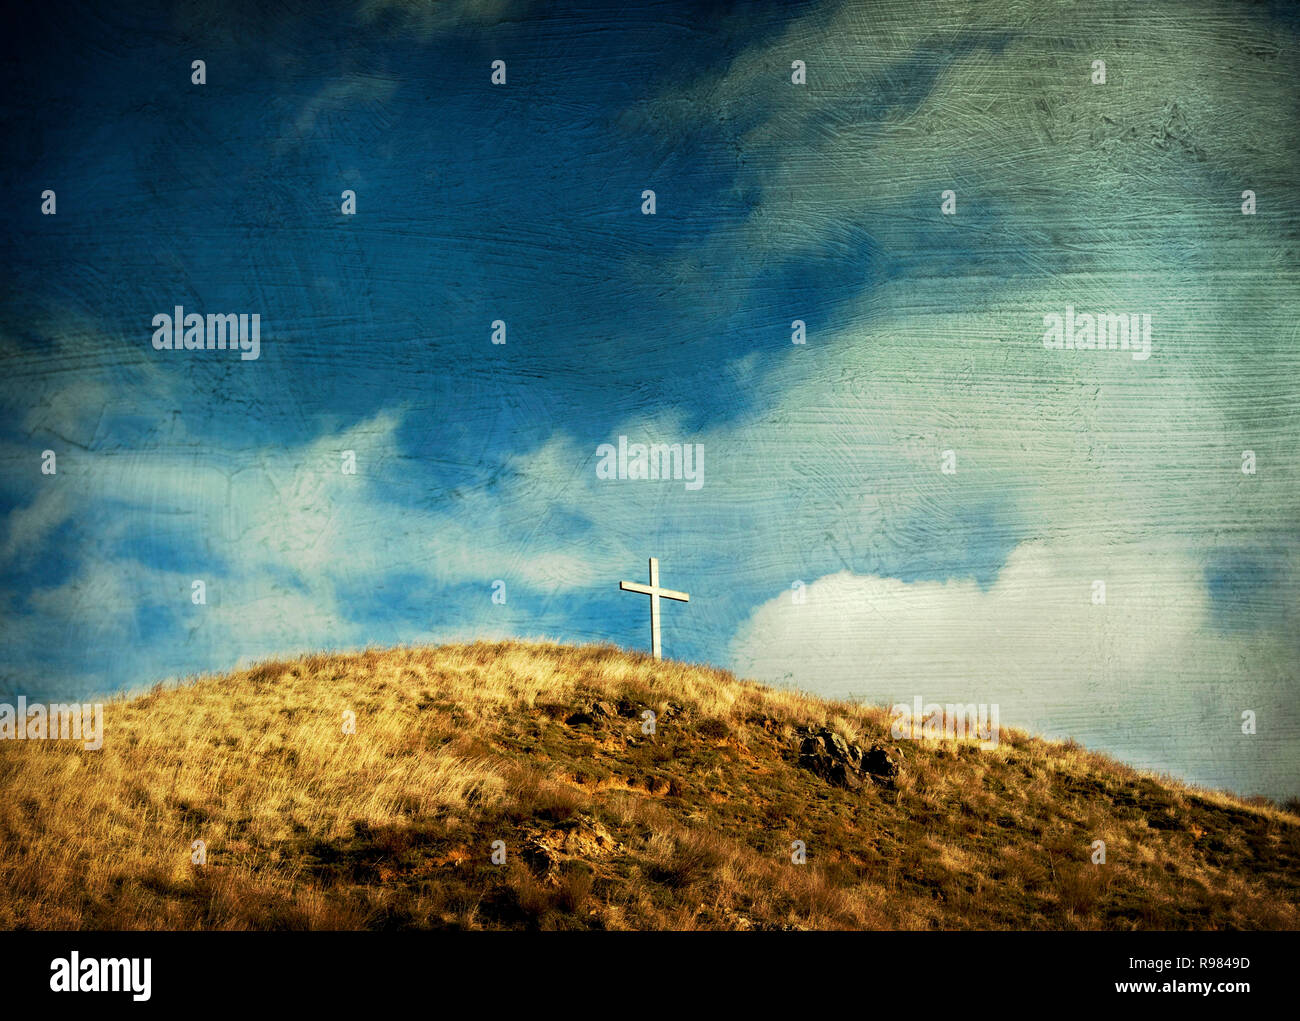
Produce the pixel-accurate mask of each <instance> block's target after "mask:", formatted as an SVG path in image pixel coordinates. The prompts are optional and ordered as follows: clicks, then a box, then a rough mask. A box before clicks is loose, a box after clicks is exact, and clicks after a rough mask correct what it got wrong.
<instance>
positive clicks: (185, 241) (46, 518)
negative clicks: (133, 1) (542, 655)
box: [0, 0, 1300, 795]
mask: <svg viewBox="0 0 1300 1021" xmlns="http://www.w3.org/2000/svg"><path fill="white" fill-rule="evenodd" d="M205 7H206V9H205ZM258 8H259V5H252V4H250V5H231V6H227V7H224V8H222V9H221V10H220V12H219V13H218V12H216V11H215V9H213V8H211V7H207V6H206V5H202V4H181V5H169V6H155V5H131V6H130V9H129V10H124V11H120V12H115V13H111V14H108V15H105V14H103V13H102V12H101V13H93V14H92V13H91V11H90V8H88V7H85V6H83V5H78V4H57V3H56V4H48V5H40V7H39V9H36V10H32V11H28V12H25V13H22V14H20V15H17V16H15V17H16V18H17V21H16V22H15V25H14V31H13V32H11V33H10V39H9V41H8V43H7V44H6V45H7V46H8V47H9V48H10V51H11V52H10V54H9V58H10V59H8V60H7V61H6V62H5V65H4V69H3V71H0V74H3V77H4V93H3V95H4V98H3V100H0V104H2V105H3V110H4V113H3V120H4V129H5V131H6V133H7V135H8V136H9V137H8V139H7V142H6V156H5V158H4V160H3V161H0V183H2V184H3V186H4V188H5V189H6V193H7V194H9V195H10V196H11V201H10V202H8V203H6V204H5V205H4V207H3V209H0V218H2V219H3V228H4V229H3V233H2V235H0V236H2V237H3V241H0V244H3V245H4V246H5V248H6V252H5V264H6V267H7V268H8V274H7V278H6V281H5V286H4V288H3V291H0V356H2V357H3V359H4V363H5V367H6V371H5V374H4V380H3V382H0V406H3V408H4V419H3V432H2V433H0V443H2V446H0V458H2V459H3V466H4V470H3V476H2V477H0V524H2V526H3V531H2V532H0V599H3V601H4V611H5V612H4V617H3V619H4V621H5V624H4V630H5V634H4V651H3V654H2V657H3V658H2V659H0V689H4V690H5V691H10V692H20V691H21V692H25V693H28V694H51V695H54V694H58V695H64V694H86V693H91V692H104V691H115V690H124V689H127V690H129V689H132V688H138V687H141V686H144V685H147V684H151V683H152V682H154V681H156V680H159V679H163V678H169V677H176V676H183V675H186V674H190V673H194V672H201V671H220V670H227V669H230V668H232V667H234V666H235V665H236V664H238V663H242V662H247V661H249V660H253V659H257V658H260V657H264V656H269V655H273V654H280V653H293V652H299V651H305V650H309V649H317V648H322V647H331V648H351V647H358V646H364V645H366V644H390V643H398V642H425V641H443V640H450V639H454V638H470V637H477V636H496V635H515V636H550V637H555V638H559V639H561V640H565V641H574V642H583V641H604V640H608V641H613V642H616V643H618V644H621V645H626V646H630V647H641V646H643V645H644V644H645V643H646V634H645V632H646V622H645V615H646V608H645V607H644V605H643V603H644V599H642V598H639V597H634V596H630V595H627V594H622V593H620V592H619V591H618V588H617V582H618V581H619V580H620V579H621V578H630V579H636V580H644V579H643V575H644V572H645V561H646V557H647V556H651V555H655V556H658V557H659V558H660V560H661V566H662V571H663V582H664V584H666V585H669V586H671V587H674V588H678V589H686V590H688V591H690V592H691V593H692V602H691V604H690V605H689V606H688V607H687V606H679V605H676V604H670V605H668V606H666V608H665V615H666V617H665V649H666V653H667V654H668V655H671V656H673V657H675V658H683V659H691V660H700V661H706V662H710V663H716V664H720V665H724V666H728V667H732V668H735V669H737V670H740V671H742V672H744V673H747V674H749V675H751V676H757V677H760V678H763V679H765V680H770V681H774V682H781V683H795V684H799V685H801V686H803V687H807V688H810V689H813V690H818V691H822V692H825V693H829V694H849V695H854V696H861V697H867V698H871V699H872V700H875V701H894V700H896V699H897V700H904V701H910V700H911V698H912V696H913V695H914V694H916V693H920V694H922V695H924V696H925V697H926V698H930V697H934V698H936V699H938V698H944V697H952V698H957V697H960V698H962V699H963V700H964V701H994V700H1000V701H1001V704H1002V720H1003V722H1004V724H1007V723H1012V724H1017V725H1023V726H1026V727H1029V728H1031V729H1034V730H1041V731H1044V732H1047V733H1050V734H1054V735H1056V736H1062V737H1064V736H1067V735H1071V734H1072V735H1074V736H1077V737H1079V738H1080V739H1082V740H1085V741H1087V742H1088V743H1090V744H1094V745H1097V746H1099V747H1104V748H1106V749H1108V750H1112V751H1114V752H1115V753H1116V754H1120V755H1123V756H1124V757H1126V758H1127V759H1129V760H1131V761H1134V762H1136V763H1138V764H1140V765H1145V766H1147V767H1148V768H1156V769H1167V770H1171V771H1173V772H1175V773H1176V774H1178V775H1181V776H1187V777H1189V778H1191V779H1194V780H1198V781H1201V782H1207V783H1216V784H1224V785H1229V786H1234V787H1237V788H1238V789H1243V790H1251V791H1257V790H1258V791H1264V792H1266V793H1271V794H1275V795H1286V794H1292V793H1295V792H1296V788H1297V787H1298V786H1300V783H1298V781H1300V754H1298V753H1300V745H1297V739H1296V731H1297V728H1296V724H1297V722H1300V721H1298V720H1297V715H1298V714H1297V712H1296V709H1295V704H1296V695H1297V693H1298V691H1297V678H1296V674H1295V667H1296V663H1297V657H1296V653H1297V651H1298V650H1297V639H1296V637H1295V635H1296V633H1297V629H1296V628H1295V623H1296V621H1295V606H1296V601H1295V596H1296V589H1297V585H1296V578H1297V574H1296V563H1297V559H1296V522H1297V514H1296V511H1297V507H1298V505H1300V500H1297V496H1298V494H1300V490H1298V488H1297V485H1296V475H1295V467H1294V465H1293V464H1292V463H1291V462H1292V459H1293V456H1294V455H1293V451H1294V448H1295V441H1296V438H1297V434H1298V432H1300V422H1298V421H1297V417H1296V411H1295V408H1296V402H1295V391H1294V380H1295V379H1296V378H1297V375H1296V372H1295V369H1296V368H1297V365H1296V362H1297V355H1296V343H1295V342H1296V339H1297V335H1296V328H1295V325H1294V324H1295V322H1296V318H1297V317H1296V314H1295V313H1296V311H1297V308H1296V305H1297V302H1296V298H1297V288H1296V263H1295V258H1294V255H1295V252H1294V238H1295V233H1296V224H1297V214H1298V213H1300V209H1298V208H1297V199H1296V197H1295V194H1294V182H1295V169H1296V168H1295V156H1294V154H1295V152H1296V144H1295V143H1296V141H1297V139H1296V115H1295V110H1296V108H1297V104H1296V102H1295V101H1296V98H1297V97H1296V95H1295V89H1296V86H1295V84H1294V76H1293V75H1292V74H1291V69H1292V68H1293V67H1294V52H1295V43H1296V38H1295V23H1294V21H1293V20H1289V19H1285V18H1282V17H1279V16H1277V14H1276V12H1275V11H1273V10H1272V9H1271V8H1268V7H1263V6H1261V7H1251V8H1242V7H1239V6H1238V5H1216V4H1203V5H1193V6H1192V7H1190V8H1186V9H1185V12H1184V13H1183V14H1182V15H1181V16H1180V18H1179V19H1178V20H1177V21H1176V22H1171V21H1169V20H1168V19H1161V18H1158V17H1153V18H1152V19H1151V21H1150V22H1149V23H1143V22H1142V21H1141V20H1140V19H1134V20H1132V21H1121V22H1119V23H1118V25H1119V27H1117V23H1116V22H1115V20H1114V19H1112V18H1110V17H1109V16H1108V15H1107V12H1105V11H1095V12H1089V11H1079V10H1077V9H1076V7H1075V5H1068V4H1060V5H1056V4H1045V5H1044V10H1043V13H1042V17H1041V18H1038V19H1035V20H1034V21H1033V22H1032V23H1031V24H1028V25H1026V24H1021V23H1017V24H1003V23H1000V22H999V20H998V14H997V12H996V11H989V10H987V9H985V5H974V4H972V5H963V4H947V3H945V4H924V3H922V4H918V5H916V6H915V8H914V9H909V10H906V11H903V10H895V9H886V10H874V9H868V8H863V7H861V6H860V5H859V6H853V5H840V4H831V3H809V4H794V5H791V4H747V5H744V6H743V7H741V6H739V5H737V6H735V7H731V6H730V5H727V6H725V7H719V8H717V9H716V12H715V13H702V12H701V11H700V10H699V9H698V8H699V5H676V6H674V5H669V4H659V3H655V4H632V5H625V4H609V5H599V4H596V5H590V4H589V5H582V6H575V5H565V4H546V5H540V4H536V5H534V4H527V3H522V2H518V3H516V2H504V0H503V2H496V3H471V2H463V3H451V4H440V5H436V6H434V5H427V4H414V3H400V2H393V0H370V2H367V3H362V4H338V5H334V4H315V5H311V6H310V7H308V8H304V9H302V10H290V9H288V8H276V9H275V10H274V11H272V12H264V11H261V10H259V9H258ZM1179 10H1180V11H1182V10H1184V9H1183V8H1179ZM1098 58H1103V59H1105V60H1106V62H1107V67H1108V81H1107V83H1106V84H1105V85H1097V86H1094V85H1092V84H1091V82H1090V80H1089V75H1090V67H1091V62H1092V61H1093V60H1094V59H1098ZM194 59H203V60H205V61H206V70H207V83H206V84H204V85H201V86H199V85H193V84H191V81H190V75H191V70H190V65H191V61H192V60H194ZM496 59H502V60H505V61H506V66H507V83H506V84H505V85H504V86H493V85H492V84H491V82H490V65H491V63H492V61H493V60H496ZM796 59H799V60H803V61H805V62H806V64H807V66H808V82H807V84H806V85H802V86H797V85H794V84H792V82H791V80H790V66H791V62H792V61H793V60H796ZM46 188H49V189H53V190H54V191H55V192H56V194H57V202H58V211H57V214H56V215H54V216H44V215H42V214H41V210H40V201H39V196H40V193H41V192H42V191H43V190H44V189H46ZM647 188H649V189H653V190H654V191H655V192H656V199H657V212H656V215H654V216H645V215H643V214H642V212H641V195H642V191H643V189H647ZM1245 188H1251V189H1253V190H1254V191H1256V193H1257V194H1258V195H1259V205H1260V210H1259V213H1258V214H1257V215H1255V216H1253V217H1246V216H1242V215H1241V212H1240V208H1239V207H1240V205H1241V192H1242V191H1243V189H1245ZM344 189H351V190H354V191H355V192H356V196H357V199H356V201H357V214H356V215H355V216H344V215H342V214H341V213H340V203H341V201H342V200H341V193H342V192H343V190H344ZM945 189H953V190H954V191H955V192H956V195H957V203H958V205H957V213H956V215H955V216H945V215H943V214H942V213H941V211H940V194H941V192H943V191H944V190H945ZM177 304H181V305H184V306H185V308H186V310H187V311H197V312H201V313H209V312H212V313H225V312H247V313H258V314H260V316H261V321H262V347H261V356H260V358H258V359H257V360H256V361H241V360H239V359H238V358H233V357H231V356H230V355H229V354H226V353H223V352H165V351H164V352H159V351H155V350H153V348H152V347H151V345H150V342H149V340H150V336H151V333H152V326H151V321H152V317H153V316H154V315H156V314H157V313H160V312H170V310H171V309H172V307H173V306H174V305H177ZM1067 304H1073V305H1075V306H1077V307H1079V308H1081V309H1083V308H1088V309H1092V310H1093V311H1124V312H1129V311H1132V312H1135V313H1146V314H1150V315H1152V316H1153V319H1154V321H1155V324H1156V327H1155V343H1154V351H1155V353H1154V356H1153V358H1152V359H1151V360H1150V361H1147V362H1143V363H1135V362H1133V361H1132V360H1131V359H1128V358H1127V356H1121V355H1120V354H1119V353H1110V352H1107V353H1096V352H1090V353H1086V352H1060V351H1048V350H1045V349H1044V348H1043V346H1042V344H1041V335H1042V319H1043V316H1044V315H1045V314H1048V313H1052V312H1060V311H1062V310H1063V309H1064V307H1065V306H1066V305H1067ZM498 319H499V320H504V321H505V322H506V323H507V343H506V344H505V345H493V344H492V343H491V342H490V330H491V327H490V324H491V323H492V322H493V321H494V320H498ZM794 319H801V320H804V321H805V322H806V323H807V324H808V343H807V344H806V345H802V346H799V345H794V344H792V343H791V342H790V339H791V328H790V324H791V322H792V320H794ZM620 434H625V435H628V436H629V438H630V439H631V440H632V441H633V442H636V441H638V440H640V441H652V440H653V441H662V442H680V443H696V444H700V445H701V446H702V447H703V448H704V450H705V485H704V487H703V488H702V489H701V490H699V491H698V492H690V491H687V490H685V488H684V487H683V486H682V485H681V484H680V483H671V482H665V483H659V482H654V483H651V482H642V481H623V482H606V481H600V480H598V479H597V478H596V477H595V463H596V457H595V450H596V447H597V446H598V445H599V444H601V443H606V442H617V438H618V436H619V435H620ZM1248 448H1249V449H1253V450H1255V451H1256V452H1257V454H1258V457H1259V461H1260V465H1261V467H1260V469H1259V471H1258V473H1257V474H1256V475H1253V476H1245V475H1243V474H1242V473H1241V471H1240V465H1241V451H1242V450H1244V449H1248ZM46 449H53V450H54V451H55V452H56V454H57V457H58V473H57V475H55V476H44V475H42V474H41V472H40V464H41V453H42V452H43V451H44V450H46ZM345 450H351V451H355V453H356V457H357V473H356V475H343V474H341V473H340V470H339V466H340V455H341V452H342V451H345ZM945 450H953V451H955V453H956V456H957V463H958V470H957V472H956V474H954V475H945V474H943V473H942V472H941V471H940V470H939V465H940V463H941V459H942V453H943V451H945ZM1098 578H1105V579H1106V580H1107V584H1108V594H1109V597H1108V602H1107V604H1106V605H1105V606H1103V607H1098V606H1095V605H1094V604H1093V603H1092V602H1091V599H1090V593H1091V586H1092V583H1093V581H1094V580H1096V579H1098ZM194 579H203V580H204V581H205V583H206V585H207V591H208V602H207V604H206V605H203V606H196V605H194V604H193V603H192V602H191V599H190V592H191V583H192V581H193V580H194ZM497 579H500V580H503V581H505V583H506V587H507V588H506V591H507V602H506V604H505V605H504V606H502V605H497V604H494V603H493V602H492V600H491V594H492V583H493V582H494V581H495V580H497ZM796 581H801V582H803V583H804V585H805V586H806V591H807V593H808V596H809V598H808V601H807V602H806V603H802V604H796V603H795V602H794V601H793V599H792V597H791V592H792V589H791V586H792V584H793V583H794V582H796ZM1027 618H1028V620H1027ZM1013 682H1014V683H1013ZM1243 709H1250V710H1252V711H1254V712H1256V713H1257V714H1258V715H1259V718H1260V720H1261V723H1260V734H1259V735H1256V739H1255V740H1254V741H1253V742H1249V741H1246V740H1245V739H1244V738H1243V737H1242V735H1241V734H1240V729H1239V717H1240V711H1241V710H1243Z"/></svg>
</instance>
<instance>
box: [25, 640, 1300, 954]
mask: <svg viewBox="0 0 1300 1021" xmlns="http://www.w3.org/2000/svg"><path fill="white" fill-rule="evenodd" d="M647 711H648V712H650V713H653V714H654V716H653V719H654V724H655V725H654V733H653V734H647V733H645V732H644V731H645V729H646V724H647V721H648V720H649V719H650V717H647V715H646V713H647ZM348 713H351V714H354V716H355V733H350V734H349V733H344V730H345V727H344V720H345V714H348ZM889 719H890V718H889V714H888V712H887V710H885V709H884V708H873V707H863V706H857V705H851V704H847V703H840V702H828V701H823V700H820V699H817V698H813V697H809V696H805V695H802V694H798V693H794V692H789V691H779V690H773V689H771V688H766V687H763V686H761V685H759V684H756V683H753V682H748V681H741V680H737V679H735V678H734V677H732V676H731V675H730V674H728V673H726V672H725V671H721V670H716V669H712V668H708V667H700V666H692V665H687V664H682V663H673V662H656V661H655V660H653V659H650V658H649V657H646V656H642V655H637V654H630V653H626V652H623V651H621V650H618V649H614V648H612V647H606V646H600V647H592V646H584V647H578V648H574V647H567V646H559V645H550V644H540V643H513V642H512V643H495V644H492V643H476V644H473V645H459V646H444V647H439V648H400V649H392V650H368V651H365V652H361V653H356V654H328V655H325V654H322V655H311V656H306V657H304V658H302V659H299V660H294V661H286V662H279V661H277V662H269V663H263V664H260V665H258V666H256V667H254V668H252V669H249V670H245V671H242V672H237V673H233V674H230V675H228V676H223V677H207V678H201V679H198V680H194V681H190V682H186V683H183V684H180V685H177V686H170V687H163V686H158V687H156V688H154V689H153V690H152V691H151V692H149V693H147V694H145V695H142V696H139V697H136V698H131V699H119V700H116V701H114V702H111V703H109V704H108V705H107V706H106V707H105V713H104V747H103V749H102V750H100V751H97V752H87V751H85V750H82V749H79V748H78V747H77V746H76V745H75V744H73V743H70V742H66V741H63V742H59V741H26V742H3V743H0V787H2V788H3V789H4V791H5V792H6V795H7V797H5V798H4V799H3V800H2V801H0V884H2V885H3V889H4V890H5V897H4V898H3V901H0V926H2V927H4V928H9V929H13V928H47V929H60V928H71V929H75V928H96V929H98V928H167V929H173V928H174V929H191V928H216V929H223V928H257V929H262V928H275V929H280V928H372V929H383V928H394V927H454V928H468V929H475V928H531V927H540V928H580V929H643V928H671V929H703V928H708V929H712V928H722V929H802V928H809V929H813V928H980V929H984V928H1034V929H1037V928H1044V929H1048V928H1052V929H1055V928H1104V929H1111V928H1114V929H1131V928H1172V929H1182V928H1198V929H1199V928H1291V929H1294V928H1297V927H1298V926H1300V818H1297V817H1296V816H1295V815H1293V814H1291V813H1289V812H1286V811H1283V810H1281V809H1280V808H1278V807H1277V806H1273V805H1270V804H1265V803H1255V802H1248V801H1244V800H1241V799H1238V798H1235V797H1232V796H1229V795H1226V794H1222V793H1216V792H1210V791H1203V790H1198V789H1195V788H1192V787H1188V786H1186V785H1183V784H1179V783H1176V782H1173V781H1170V780H1167V779H1162V778H1159V777H1154V776H1149V775H1144V774H1140V773H1137V772H1135V771H1134V770H1132V769H1130V768H1128V767H1126V766H1124V765H1122V764H1120V763H1117V762H1115V761H1113V760H1111V759H1108V758H1106V757H1105V756H1102V755H1099V754H1096V753H1092V752H1089V751H1086V750H1084V749H1082V748H1080V747H1078V746H1077V745H1075V744H1073V743H1053V742H1047V741H1044V740H1041V739H1038V738H1034V737H1030V736H1028V735H1026V734H1022V733H1018V732H1007V731H1003V733H1002V736H1001V741H1000V743H999V744H998V745H997V747H995V748H991V749H987V750H982V749H981V748H980V747H979V746H978V745H975V744H972V743H965V742H955V741H920V742H911V741H906V742H897V741H894V740H893V739H892V738H891V737H890V733H889ZM200 840H201V841H203V846H204V848H205V851H206V862H205V863H204V864H201V865H200V864H194V863H193V862H192V861H191V857H192V855H193V854H194V853H195V852H194V850H193V848H194V846H195V844H194V842H195V841H200ZM1097 840H1102V841H1104V842H1105V848H1106V862H1105V864H1104V865H1094V864H1093V863H1092V862H1091V860H1090V859H1091V856H1092V854H1093V850H1092V848H1093V845H1094V841H1097ZM495 841H501V842H503V844H495V845H494V842H495ZM796 841H800V842H802V845H803V847H804V848H805V849H806V857H807V860H806V863H804V864H795V863H794V862H793V861H792V855H793V854H794V848H795V842H796ZM494 848H495V850H496V851H497V852H498V857H500V851H501V850H502V849H504V852H505V862H504V864H494V863H493V860H492V856H493V852H494Z"/></svg>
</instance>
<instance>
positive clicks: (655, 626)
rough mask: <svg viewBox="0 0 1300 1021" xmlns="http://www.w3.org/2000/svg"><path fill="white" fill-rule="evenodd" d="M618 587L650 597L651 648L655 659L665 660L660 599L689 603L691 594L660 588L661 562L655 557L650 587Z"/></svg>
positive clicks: (628, 583)
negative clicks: (661, 638) (660, 627)
mask: <svg viewBox="0 0 1300 1021" xmlns="http://www.w3.org/2000/svg"><path fill="white" fill-rule="evenodd" d="M618 587H619V588H620V589H622V590H623V591H624V592H640V593H641V594H642V595H646V596H649V597H650V647H651V648H652V649H653V650H654V657H655V659H663V658H664V657H663V647H662V645H661V644H660V641H659V597H660V596H662V597H663V598H664V599H676V600H677V601H678V602H679V603H689V602H690V601H691V597H690V594H689V593H686V592H674V591H673V590H672V589H670V588H660V587H659V561H658V560H656V559H655V558H654V557H651V558H650V584H649V585H640V584H638V583H637V582H635V581H620V582H619V583H618Z"/></svg>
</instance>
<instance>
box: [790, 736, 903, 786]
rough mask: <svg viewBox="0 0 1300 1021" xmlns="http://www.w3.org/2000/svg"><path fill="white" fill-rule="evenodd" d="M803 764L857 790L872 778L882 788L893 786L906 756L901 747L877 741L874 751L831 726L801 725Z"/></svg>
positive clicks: (823, 775)
mask: <svg viewBox="0 0 1300 1021" xmlns="http://www.w3.org/2000/svg"><path fill="white" fill-rule="evenodd" d="M795 737H796V739H797V740H798V741H799V765H800V766H802V767H803V768H804V769H806V770H808V771H809V772H811V773H813V774H815V775H816V776H819V777H821V778H822V779H823V780H825V781H826V782H827V783H830V784H834V785H835V786H836V787H843V788H845V789H846V790H851V791H856V790H859V789H861V787H862V785H863V784H864V783H866V782H868V781H870V782H872V783H875V784H876V785H878V786H881V787H891V788H892V787H893V786H894V782H895V780H896V779H897V777H898V769H899V766H898V764H899V762H900V761H901V759H902V755H901V753H900V752H899V751H898V749H897V748H895V749H893V750H892V754H891V751H890V749H887V748H885V747H884V746H883V745H879V744H875V745H872V746H871V750H870V751H866V752H864V751H863V750H862V747H861V746H860V745H857V744H851V743H850V742H848V741H846V740H845V739H844V737H843V735H841V734H837V733H836V732H835V731H833V730H831V729H830V728H829V727H800V728H799V729H798V730H796V731H795Z"/></svg>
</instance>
